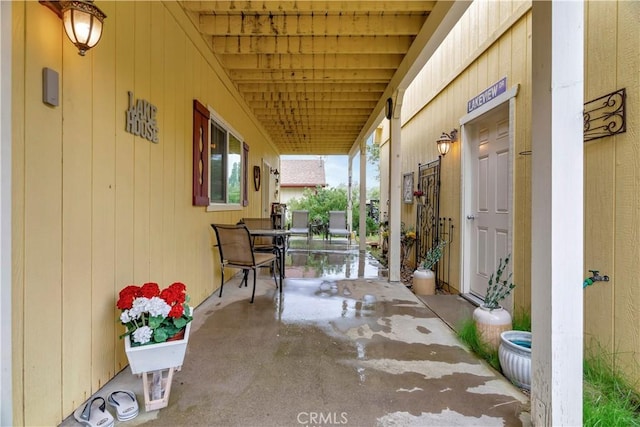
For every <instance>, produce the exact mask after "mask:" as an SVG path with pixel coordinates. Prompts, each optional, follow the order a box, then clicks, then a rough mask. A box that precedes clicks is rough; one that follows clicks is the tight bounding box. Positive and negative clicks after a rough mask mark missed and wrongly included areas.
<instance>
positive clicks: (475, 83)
mask: <svg viewBox="0 0 640 427" xmlns="http://www.w3.org/2000/svg"><path fill="white" fill-rule="evenodd" d="M529 9H530V2H474V3H473V4H472V5H471V6H470V7H469V9H468V10H467V12H466V13H465V15H464V16H463V17H462V18H461V20H460V22H459V23H458V24H457V25H456V27H454V29H453V31H452V32H451V33H450V35H449V36H448V37H447V38H446V39H445V41H444V43H443V44H442V46H441V47H440V48H439V49H438V50H437V51H436V52H435V53H434V55H433V58H432V59H431V60H430V61H429V62H428V63H427V64H426V66H425V67H424V68H423V70H422V71H421V72H420V73H419V74H418V77H417V78H416V80H414V82H413V83H412V84H411V85H410V86H409V88H408V89H407V92H406V94H405V101H404V103H403V128H402V152H403V155H402V158H403V164H402V171H403V173H404V172H410V171H413V172H415V174H416V176H417V173H418V163H428V162H431V161H433V160H436V159H437V158H438V151H437V147H436V143H435V141H436V139H437V138H438V137H439V136H440V134H441V133H442V132H449V131H451V129H453V128H454V127H455V128H456V129H460V126H459V120H460V118H461V117H462V116H464V115H465V114H466V102H467V100H469V99H471V98H473V97H474V96H476V95H477V94H478V93H479V92H481V91H482V90H484V89H485V88H487V87H488V86H490V85H492V84H493V83H495V82H497V81H498V80H500V79H501V78H502V77H507V86H508V87H512V86H515V85H520V87H521V90H520V92H519V94H518V96H517V98H516V108H515V124H516V125H515V128H514V129H513V130H512V132H513V133H514V152H515V153H516V154H515V155H514V175H513V183H512V185H513V188H515V191H514V201H513V204H514V206H513V207H514V212H513V217H514V226H513V264H512V265H513V270H514V271H513V273H514V282H515V283H516V284H517V288H516V291H515V293H514V307H515V308H524V309H528V308H529V306H530V301H531V298H530V295H531V291H530V290H531V286H530V281H531V268H530V265H531V263H530V259H531V250H530V241H531V233H530V228H531V221H530V210H531V191H530V187H531V184H530V181H531V179H530V178H531V177H530V167H531V157H530V156H518V155H517V153H519V152H522V151H525V150H529V149H530V146H531V142H530V126H529V123H530V114H531V113H530V111H531V110H530V103H531V91H530V85H531V79H530V72H531V71H530V70H531V63H530V57H531V14H530V12H529ZM488 20H491V22H490V23H488ZM488 28H497V30H495V31H493V32H492V33H491V34H488ZM525 87H526V88H525ZM464 143H465V141H458V142H456V143H455V144H453V145H452V147H451V151H450V152H449V154H447V155H446V156H445V157H444V158H442V162H441V171H440V174H441V179H440V180H441V189H440V217H443V218H451V219H452V220H453V224H454V226H455V228H454V238H453V243H452V244H451V245H450V247H449V249H450V250H451V270H450V277H449V284H450V285H451V287H452V290H454V291H459V290H460V280H461V278H460V269H459V267H458V266H459V265H460V262H461V260H460V256H461V253H460V248H461V241H460V230H461V226H462V225H463V224H462V222H461V218H460V209H461V204H460V203H461V181H460V176H461V169H460V167H461V166H460V149H461V144H464ZM381 164H382V165H384V162H381ZM415 218H416V206H415V204H414V205H403V208H402V221H403V222H404V223H405V224H407V225H415V221H416V219H415Z"/></svg>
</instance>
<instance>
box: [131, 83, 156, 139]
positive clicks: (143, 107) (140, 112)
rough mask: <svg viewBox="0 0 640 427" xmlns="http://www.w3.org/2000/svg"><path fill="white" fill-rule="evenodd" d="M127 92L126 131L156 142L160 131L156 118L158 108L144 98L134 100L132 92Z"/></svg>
mask: <svg viewBox="0 0 640 427" xmlns="http://www.w3.org/2000/svg"><path fill="white" fill-rule="evenodd" d="M128 93H129V108H128V109H127V111H126V131H127V132H129V133H132V134H134V135H136V136H139V137H142V138H145V139H148V140H149V141H151V142H153V143H155V144H157V143H158V142H159V138H158V134H159V133H160V130H159V129H158V122H157V120H156V113H157V112H158V108H157V107H156V106H155V105H153V104H151V103H150V102H149V101H147V100H144V99H136V100H135V102H134V98H133V92H131V91H129V92H128Z"/></svg>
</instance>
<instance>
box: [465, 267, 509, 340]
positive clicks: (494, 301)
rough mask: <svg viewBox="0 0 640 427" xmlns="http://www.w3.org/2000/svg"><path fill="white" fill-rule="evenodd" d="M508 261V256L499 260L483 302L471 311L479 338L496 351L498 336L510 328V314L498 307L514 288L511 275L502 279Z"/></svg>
mask: <svg viewBox="0 0 640 427" xmlns="http://www.w3.org/2000/svg"><path fill="white" fill-rule="evenodd" d="M509 260H510V255H508V256H507V257H506V258H505V259H504V260H502V258H500V261H499V263H498V269H497V270H496V271H495V273H491V276H490V277H489V286H488V287H487V292H486V294H485V297H484V302H483V303H482V305H480V306H479V307H477V308H476V309H475V310H474V311H473V320H474V322H475V324H476V327H477V329H478V333H479V334H480V337H481V338H482V340H483V341H484V342H485V343H486V344H487V345H489V346H490V347H491V348H493V349H494V350H497V349H498V346H499V345H500V334H501V333H502V332H504V331H508V330H510V329H511V328H512V321H511V314H510V313H509V312H508V311H507V310H505V309H504V308H503V307H502V306H501V305H500V302H501V301H502V300H503V299H505V298H506V297H507V296H509V294H511V291H513V288H515V287H516V285H514V284H513V282H511V276H512V273H509V275H508V276H507V278H506V279H503V278H502V276H503V274H504V273H505V271H506V270H507V266H508V264H509Z"/></svg>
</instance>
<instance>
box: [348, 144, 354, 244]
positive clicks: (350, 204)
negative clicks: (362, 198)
mask: <svg viewBox="0 0 640 427" xmlns="http://www.w3.org/2000/svg"><path fill="white" fill-rule="evenodd" d="M347 170H348V172H347V173H348V175H349V185H348V186H347V230H349V233H351V232H352V231H353V214H352V212H351V210H352V209H353V202H352V201H351V197H353V157H352V156H351V155H349V163H348V167H347Z"/></svg>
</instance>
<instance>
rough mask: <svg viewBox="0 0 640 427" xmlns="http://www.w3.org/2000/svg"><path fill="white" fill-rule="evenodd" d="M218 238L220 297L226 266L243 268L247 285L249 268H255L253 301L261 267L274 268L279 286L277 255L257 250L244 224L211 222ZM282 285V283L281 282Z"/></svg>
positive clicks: (243, 276)
mask: <svg viewBox="0 0 640 427" xmlns="http://www.w3.org/2000/svg"><path fill="white" fill-rule="evenodd" d="M211 227H213V230H214V231H215V233H216V239H217V240H218V244H217V246H218V250H219V252H220V266H221V268H220V276H221V279H220V297H222V288H223V286H224V269H225V268H226V267H232V268H240V269H242V281H241V282H240V286H242V284H243V283H244V285H245V286H247V281H248V280H247V279H248V276H249V270H253V291H252V293H251V303H253V298H254V296H255V294H256V274H257V269H258V268H260V267H271V268H273V280H274V281H275V282H276V288H277V287H278V279H276V270H275V264H276V255H275V254H274V253H272V252H257V251H254V249H253V242H252V240H251V234H250V233H249V229H247V226H246V225H244V224H236V225H233V224H211ZM280 287H282V283H280Z"/></svg>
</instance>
